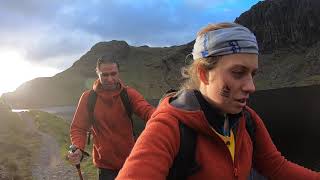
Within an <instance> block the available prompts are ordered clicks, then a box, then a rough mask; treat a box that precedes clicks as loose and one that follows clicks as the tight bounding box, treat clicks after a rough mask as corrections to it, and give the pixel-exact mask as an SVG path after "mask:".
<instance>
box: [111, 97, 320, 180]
mask: <svg viewBox="0 0 320 180" xmlns="http://www.w3.org/2000/svg"><path fill="white" fill-rule="evenodd" d="M169 99H170V97H168V98H165V99H164V100H163V101H162V103H161V104H160V106H159V107H158V108H157V110H156V112H155V113H154V114H153V115H152V117H151V119H150V120H149V121H148V123H147V126H146V128H145V130H144V131H143V133H142V134H141V136H140V137H139V139H138V140H137V142H136V144H135V146H134V148H133V150H132V152H131V154H130V156H129V157H128V159H127V160H126V162H125V164H124V166H123V168H122V169H121V170H120V172H119V175H118V177H117V179H118V180H123V179H130V180H131V179H132V180H135V179H136V180H138V179H139V180H144V179H145V180H149V179H152V180H160V179H165V178H166V176H167V174H168V172H169V168H170V167H171V166H172V163H173V161H174V158H175V156H176V155H177V153H178V150H179V145H180V134H179V122H178V121H181V122H183V123H185V124H186V125H187V126H189V127H192V128H193V129H194V130H196V131H197V132H198V137H197V146H196V161H197V163H198V164H200V166H201V169H200V170H199V171H198V172H197V173H195V174H194V175H192V176H189V178H188V179H223V180H232V179H241V180H246V179H247V178H248V176H249V173H250V169H251V167H252V166H254V167H255V168H256V169H257V170H258V171H259V172H260V173H261V174H262V175H264V176H265V177H268V178H269V179H296V180H305V179H308V180H315V179H320V175H319V173H316V172H313V171H311V170H308V169H305V168H303V167H301V166H298V165H296V164H294V163H291V162H289V161H287V160H286V159H285V158H284V157H283V156H281V154H280V152H279V151H278V150H277V149H276V147H275V146H274V144H273V142H272V140H271V138H270V136H269V134H268V131H267V129H266V128H265V126H264V124H263V121H262V120H261V119H260V117H259V116H258V115H257V114H256V113H255V112H254V111H253V110H252V109H250V108H248V107H247V109H248V111H249V112H250V113H251V115H252V119H253V121H254V123H255V124H256V132H255V137H256V144H255V149H254V151H255V156H254V159H253V162H254V165H252V152H253V148H252V141H251V138H250V136H249V134H248V132H247V131H246V127H245V123H246V121H245V119H244V117H243V115H242V116H240V119H238V118H237V120H238V123H237V128H236V132H235V136H236V137H235V139H236V142H235V157H234V158H235V159H234V162H233V161H232V158H231V155H230V152H229V150H228V148H227V146H226V145H225V143H224V142H223V141H222V139H221V138H220V137H218V135H217V134H216V133H215V132H214V131H213V130H212V129H211V128H210V125H209V121H208V120H207V119H206V115H205V113H204V111H202V110H201V109H200V104H199V103H198V101H197V99H196V98H195V97H194V95H193V93H191V92H183V93H182V94H180V95H179V96H178V98H177V99H175V100H173V101H170V103H169ZM190 102H191V103H190ZM190 104H191V105H190ZM211 127H212V125H211Z"/></svg>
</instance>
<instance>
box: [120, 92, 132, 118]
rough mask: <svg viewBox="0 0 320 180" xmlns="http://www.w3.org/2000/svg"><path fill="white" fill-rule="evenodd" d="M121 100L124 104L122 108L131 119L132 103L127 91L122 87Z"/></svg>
mask: <svg viewBox="0 0 320 180" xmlns="http://www.w3.org/2000/svg"><path fill="white" fill-rule="evenodd" d="M120 97H121V101H122V103H123V105H124V108H125V109H126V111H127V114H128V117H129V118H130V119H132V118H131V117H132V105H131V101H130V99H129V95H128V91H127V89H126V88H123V90H122V91H121V92H120Z"/></svg>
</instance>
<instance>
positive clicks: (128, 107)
mask: <svg viewBox="0 0 320 180" xmlns="http://www.w3.org/2000/svg"><path fill="white" fill-rule="evenodd" d="M120 97H121V101H122V103H123V105H124V108H125V109H126V112H127V114H128V117H129V119H130V121H131V126H132V135H133V137H134V138H135V137H136V133H135V131H134V127H133V120H132V104H131V101H130V99H129V95H128V92H127V89H126V88H125V87H124V88H123V90H122V91H121V92H120Z"/></svg>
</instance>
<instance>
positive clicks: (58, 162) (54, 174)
mask: <svg viewBox="0 0 320 180" xmlns="http://www.w3.org/2000/svg"><path fill="white" fill-rule="evenodd" d="M19 116H20V118H21V119H23V120H25V121H26V122H28V123H27V124H28V125H27V126H28V127H27V128H28V129H29V130H30V131H35V132H37V133H39V134H40V135H41V146H40V150H39V154H38V156H37V157H36V159H35V161H34V162H35V163H34V164H33V167H32V176H33V178H34V179H36V180H77V179H79V177H78V174H77V170H76V168H74V167H72V166H71V165H69V164H68V163H67V162H66V161H65V160H64V158H63V157H61V155H60V148H59V145H58V143H57V141H56V140H55V139H54V138H53V137H51V136H50V135H48V134H46V133H43V132H41V131H39V130H38V129H37V128H36V126H35V124H34V121H33V118H32V117H31V116H30V115H29V114H28V113H27V112H20V113H19Z"/></svg>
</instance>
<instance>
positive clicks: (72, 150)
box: [69, 144, 80, 169]
mask: <svg viewBox="0 0 320 180" xmlns="http://www.w3.org/2000/svg"><path fill="white" fill-rule="evenodd" d="M77 149H78V148H77V146H76V145H74V144H71V145H70V146H69V151H70V152H72V153H74V152H75V151H76V150H77ZM76 168H77V169H80V163H79V164H77V165H76Z"/></svg>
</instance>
